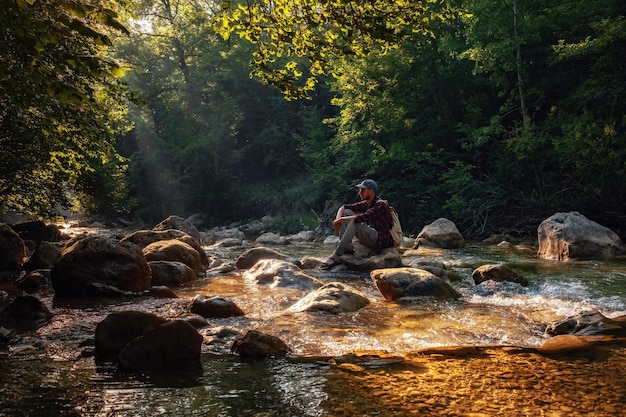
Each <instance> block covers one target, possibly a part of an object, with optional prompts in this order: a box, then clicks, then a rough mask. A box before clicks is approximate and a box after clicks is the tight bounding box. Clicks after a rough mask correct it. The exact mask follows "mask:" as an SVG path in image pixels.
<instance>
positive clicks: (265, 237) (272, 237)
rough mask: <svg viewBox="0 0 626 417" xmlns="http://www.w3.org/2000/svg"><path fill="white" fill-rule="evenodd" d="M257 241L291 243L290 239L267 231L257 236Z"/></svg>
mask: <svg viewBox="0 0 626 417" xmlns="http://www.w3.org/2000/svg"><path fill="white" fill-rule="evenodd" d="M256 243H258V244H259V245H286V244H288V243H289V240H287V238H285V237H284V236H281V235H279V234H276V233H272V232H267V233H263V234H262V235H261V236H259V237H257V238H256Z"/></svg>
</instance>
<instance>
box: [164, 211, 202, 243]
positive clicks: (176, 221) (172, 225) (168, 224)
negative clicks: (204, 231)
mask: <svg viewBox="0 0 626 417" xmlns="http://www.w3.org/2000/svg"><path fill="white" fill-rule="evenodd" d="M152 229H153V230H168V229H176V230H180V231H182V232H185V233H186V234H188V235H189V236H191V237H192V238H194V239H195V240H196V241H198V242H199V241H200V237H201V236H200V232H199V231H198V229H197V228H196V226H194V225H193V223H191V222H189V221H187V220H185V219H183V218H182V217H180V216H169V217H168V218H167V219H165V220H163V221H162V222H161V223H159V224H157V225H156V226H154V227H153V228H152Z"/></svg>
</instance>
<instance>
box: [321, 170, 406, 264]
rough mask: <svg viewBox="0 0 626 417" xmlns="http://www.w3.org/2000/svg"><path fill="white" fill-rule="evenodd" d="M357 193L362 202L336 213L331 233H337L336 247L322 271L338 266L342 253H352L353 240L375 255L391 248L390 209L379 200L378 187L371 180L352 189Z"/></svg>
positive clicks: (391, 223)
mask: <svg viewBox="0 0 626 417" xmlns="http://www.w3.org/2000/svg"><path fill="white" fill-rule="evenodd" d="M355 187H356V188H358V189H359V197H360V199H361V201H359V202H358V203H353V204H345V205H343V206H341V207H340V208H339V210H337V216H336V217H335V220H334V221H333V229H334V230H335V231H336V232H339V237H340V239H339V245H337V248H336V249H335V251H334V252H333V253H332V255H330V257H329V258H328V259H327V260H326V261H325V262H324V263H323V264H322V266H321V268H322V269H331V268H332V267H334V266H335V265H337V264H339V257H340V256H341V255H343V254H344V253H354V248H353V247H352V239H353V238H354V237H355V236H356V237H357V239H359V242H361V243H362V244H364V245H365V246H367V247H369V248H371V249H373V250H374V251H376V252H378V251H380V250H382V249H384V248H392V247H393V246H394V244H393V238H392V237H391V233H390V232H389V231H390V230H391V227H392V226H393V220H392V218H391V212H390V211H389V205H388V204H387V203H386V202H385V201H383V200H381V199H380V198H379V197H378V185H377V184H376V182H375V181H374V180H371V179H366V180H364V181H363V182H362V183H360V184H357V185H356V186H355Z"/></svg>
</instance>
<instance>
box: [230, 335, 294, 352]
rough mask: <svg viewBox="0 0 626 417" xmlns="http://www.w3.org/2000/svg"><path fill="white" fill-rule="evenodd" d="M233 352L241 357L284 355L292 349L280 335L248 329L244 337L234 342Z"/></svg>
mask: <svg viewBox="0 0 626 417" xmlns="http://www.w3.org/2000/svg"><path fill="white" fill-rule="evenodd" d="M230 350H231V352H233V353H235V354H237V355H239V356H241V357H267V356H284V355H285V354H287V353H289V352H291V349H290V348H289V347H288V346H287V345H286V344H285V342H283V341H282V340H280V339H279V338H278V337H276V336H273V335H270V334H267V333H261V332H259V331H256V330H248V332H247V333H246V334H245V335H244V336H243V337H242V338H239V339H237V340H235V341H234V342H233V346H232V347H231V349H230Z"/></svg>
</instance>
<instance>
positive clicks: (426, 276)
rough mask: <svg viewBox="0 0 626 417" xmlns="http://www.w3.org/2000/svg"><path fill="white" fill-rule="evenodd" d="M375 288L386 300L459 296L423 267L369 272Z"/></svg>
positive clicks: (451, 297)
mask: <svg viewBox="0 0 626 417" xmlns="http://www.w3.org/2000/svg"><path fill="white" fill-rule="evenodd" d="M370 277H371V278H372V281H374V284H376V288H378V290H379V291H380V293H381V294H382V295H383V297H384V298H385V299H386V300H397V299H399V298H403V297H436V298H442V299H457V298H460V297H461V294H459V293H458V292H457V291H456V290H455V289H454V288H452V287H451V286H450V285H449V284H448V283H447V282H445V281H444V280H442V279H441V278H438V277H437V276H435V275H433V274H432V273H430V272H428V271H425V270H423V269H417V268H409V267H404V268H387V269H377V270H375V271H372V272H371V273H370Z"/></svg>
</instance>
